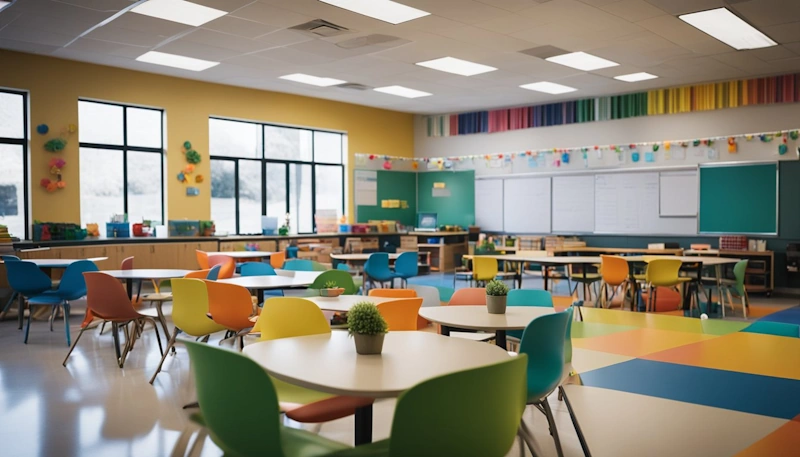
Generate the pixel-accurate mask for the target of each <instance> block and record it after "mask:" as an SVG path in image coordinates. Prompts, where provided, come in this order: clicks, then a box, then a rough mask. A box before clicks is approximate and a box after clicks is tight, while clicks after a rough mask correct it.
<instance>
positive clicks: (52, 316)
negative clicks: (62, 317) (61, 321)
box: [48, 306, 58, 332]
mask: <svg viewBox="0 0 800 457" xmlns="http://www.w3.org/2000/svg"><path fill="white" fill-rule="evenodd" d="M56 314H58V306H53V309H52V310H50V319H48V320H49V321H50V331H51V332H52V331H53V321H54V320H56Z"/></svg>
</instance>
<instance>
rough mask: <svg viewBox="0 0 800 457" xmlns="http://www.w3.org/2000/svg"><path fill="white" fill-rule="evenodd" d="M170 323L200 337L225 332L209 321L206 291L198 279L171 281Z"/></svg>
mask: <svg viewBox="0 0 800 457" xmlns="http://www.w3.org/2000/svg"><path fill="white" fill-rule="evenodd" d="M171 282H172V321H173V322H174V323H175V326H176V327H178V328H179V329H181V331H183V332H184V333H186V334H188V335H190V336H194V337H200V336H204V335H208V334H211V333H216V332H220V331H222V330H225V327H223V326H221V325H219V324H217V323H216V322H214V321H213V320H211V319H209V318H208V316H207V315H206V314H207V313H208V290H207V289H206V284H205V282H203V281H202V280H200V279H187V278H178V279H173V280H172V281H171Z"/></svg>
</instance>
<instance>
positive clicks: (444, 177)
mask: <svg viewBox="0 0 800 457" xmlns="http://www.w3.org/2000/svg"><path fill="white" fill-rule="evenodd" d="M418 182H419V194H418V195H419V212H421V213H436V214H438V216H439V225H460V226H462V227H464V228H466V227H468V226H470V225H475V171H474V170H468V171H429V172H422V173H420V174H419V178H418ZM434 183H443V184H444V188H442V189H436V190H434V186H433V184H434ZM499 204H502V202H500V203H499Z"/></svg>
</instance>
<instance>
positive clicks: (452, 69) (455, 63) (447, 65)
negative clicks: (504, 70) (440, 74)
mask: <svg viewBox="0 0 800 457" xmlns="http://www.w3.org/2000/svg"><path fill="white" fill-rule="evenodd" d="M417 65H419V66H422V67H427V68H431V69H434V70H439V71H446V72H448V73H455V74H457V75H461V76H473V75H479V74H481V73H488V72H490V71H495V70H497V68H494V67H490V66H488V65H482V64H479V63H475V62H470V61H468V60H461V59H456V58H455V57H442V58H441V59H434V60H428V61H425V62H417Z"/></svg>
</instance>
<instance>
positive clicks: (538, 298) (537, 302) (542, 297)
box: [506, 289, 553, 340]
mask: <svg viewBox="0 0 800 457" xmlns="http://www.w3.org/2000/svg"><path fill="white" fill-rule="evenodd" d="M506 305H508V306H540V307H543V308H552V307H553V295H551V294H550V292H548V291H546V290H542V289H511V290H509V291H508V298H507V299H506ZM506 337H510V338H514V339H515V340H519V339H521V338H522V330H509V331H507V332H506Z"/></svg>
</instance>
